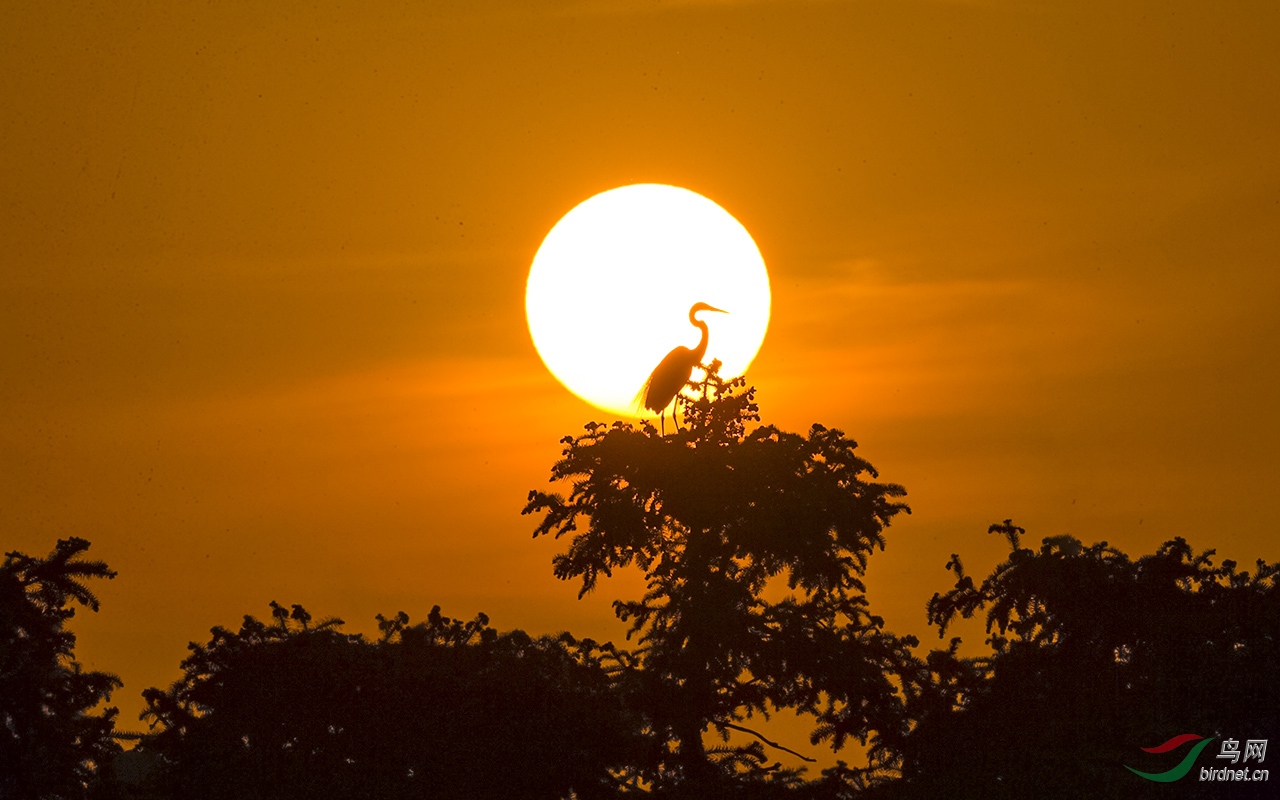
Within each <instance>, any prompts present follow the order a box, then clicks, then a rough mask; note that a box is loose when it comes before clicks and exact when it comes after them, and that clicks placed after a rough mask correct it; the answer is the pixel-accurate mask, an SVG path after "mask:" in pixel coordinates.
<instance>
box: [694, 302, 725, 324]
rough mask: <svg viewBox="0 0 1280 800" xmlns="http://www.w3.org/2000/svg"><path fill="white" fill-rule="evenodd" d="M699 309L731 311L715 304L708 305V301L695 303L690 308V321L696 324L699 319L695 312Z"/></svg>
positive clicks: (717, 311)
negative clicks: (696, 317)
mask: <svg viewBox="0 0 1280 800" xmlns="http://www.w3.org/2000/svg"><path fill="white" fill-rule="evenodd" d="M699 311H714V312H716V313H717V314H728V313H729V312H728V311H725V310H724V309H723V308H716V307H715V306H712V305H707V304H706V303H694V304H693V307H692V308H690V309H689V321H690V322H692V323H694V324H695V325H696V324H697V323H698V320H697V319H695V318H694V314H697V313H698V312H699Z"/></svg>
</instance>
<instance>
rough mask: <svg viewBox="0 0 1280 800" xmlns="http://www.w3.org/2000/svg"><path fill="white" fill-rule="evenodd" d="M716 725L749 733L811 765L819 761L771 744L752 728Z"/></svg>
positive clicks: (776, 744) (730, 723) (723, 723)
mask: <svg viewBox="0 0 1280 800" xmlns="http://www.w3.org/2000/svg"><path fill="white" fill-rule="evenodd" d="M716 724H717V725H719V726H721V727H724V728H731V729H732V730H735V731H742V732H743V733H749V734H751V735H752V736H754V737H756V738H757V739H759V740H760V741H762V742H764V743H765V744H767V745H769V746H770V747H773V748H775V749H778V750H781V751H783V752H785V753H790V754H791V755H793V756H795V757H796V758H798V759H800V760H801V761H808V762H809V763H810V764H813V763H815V762H816V761H817V759H814V758H809V757H808V756H802V755H800V754H799V753H797V752H796V751H795V750H792V749H791V748H790V747H784V746H782V745H780V744H778V743H777V742H771V741H769V740H768V739H766V738H764V737H763V736H761V735H760V734H758V733H756V732H755V731H753V730H751V729H750V728H744V727H742V726H741V725H734V724H733V723H732V722H719V723H716Z"/></svg>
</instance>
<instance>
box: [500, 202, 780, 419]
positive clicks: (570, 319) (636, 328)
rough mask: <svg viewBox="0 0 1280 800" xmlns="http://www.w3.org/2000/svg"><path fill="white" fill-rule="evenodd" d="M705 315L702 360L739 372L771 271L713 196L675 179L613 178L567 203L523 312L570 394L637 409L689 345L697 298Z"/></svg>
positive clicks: (756, 331)
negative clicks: (669, 356) (663, 364)
mask: <svg viewBox="0 0 1280 800" xmlns="http://www.w3.org/2000/svg"><path fill="white" fill-rule="evenodd" d="M699 302H703V303H707V304H709V305H711V306H714V307H716V308H718V309H723V310H725V311H727V312H728V313H727V314H713V315H711V317H713V318H712V319H708V320H707V322H708V324H709V326H710V336H709V343H708V347H707V352H706V357H705V358H704V361H705V362H707V363H709V362H710V361H711V360H712V359H720V361H721V362H723V364H724V367H723V370H722V372H723V374H724V375H726V376H730V375H740V374H742V373H744V372H745V371H746V369H747V367H748V366H749V365H750V364H751V360H752V359H753V358H754V357H755V355H756V352H757V351H759V349H760V344H761V342H763V341H764V334H765V329H766V328H767V327H768V324H769V303H770V292H769V276H768V273H767V272H766V271H765V266H764V259H763V258H762V257H761V255H760V251H759V249H757V248H756V244H755V242H754V241H753V240H752V238H751V235H750V234H748V233H747V230H746V228H744V227H743V226H742V225H741V223H739V222H738V221H737V220H736V219H734V218H733V217H732V216H731V215H730V214H729V212H727V211H725V210H724V209H723V208H721V207H720V206H718V205H716V204H715V203H714V202H712V201H711V200H708V199H707V198H705V197H703V196H701V195H699V194H696V193H695V192H691V191H689V190H687V189H681V188H678V187H675V186H665V185H660V184H638V185H633V186H624V187H621V188H618V189H612V190H610V191H607V192H603V193H601V194H598V195H596V196H595V197H592V198H590V199H589V200H587V201H585V202H583V203H581V204H579V205H578V206H577V207H575V208H574V209H573V210H572V211H570V212H569V213H568V214H566V215H565V216H564V217H563V218H562V219H561V220H560V221H559V222H558V223H556V225H555V227H554V228H552V229H551V232H550V233H548V234H547V237H546V239H545V240H543V242H542V246H541V247H540V248H539V249H538V253H537V255H536V256H535V257H534V259H533V267H532V268H531V270H530V272H529V282H528V285H527V289H526V292H525V311H526V314H527V315H528V320H529V331H530V333H531V335H532V336H533V341H534V345H535V346H536V347H537V349H538V354H539V355H541V356H542V360H543V362H545V363H546V365H547V368H548V369H550V370H551V372H552V374H553V375H555V376H556V378H558V379H559V380H560V382H561V383H563V384H564V385H565V386H566V387H568V388H569V390H570V391H572V392H573V393H574V394H576V395H578V396H579V397H581V398H582V399H584V400H586V401H587V402H589V403H591V404H592V405H594V406H597V407H599V408H602V409H604V410H607V411H612V412H614V413H617V414H626V415H635V414H636V413H637V412H638V408H637V406H636V403H635V400H636V395H637V392H638V391H639V390H640V388H641V386H642V385H643V384H644V382H645V379H646V378H647V377H648V375H649V373H650V371H651V370H652V369H653V368H654V367H655V366H657V364H658V362H659V361H661V360H662V357H663V356H664V355H665V354H666V353H667V352H668V351H669V350H671V349H672V348H673V347H676V346H679V345H684V346H688V347H692V346H693V345H694V344H696V343H697V341H698V336H699V332H698V330H697V329H696V328H694V327H693V326H691V325H690V324H689V316H688V315H689V309H690V307H691V306H692V305H693V304H694V303H699Z"/></svg>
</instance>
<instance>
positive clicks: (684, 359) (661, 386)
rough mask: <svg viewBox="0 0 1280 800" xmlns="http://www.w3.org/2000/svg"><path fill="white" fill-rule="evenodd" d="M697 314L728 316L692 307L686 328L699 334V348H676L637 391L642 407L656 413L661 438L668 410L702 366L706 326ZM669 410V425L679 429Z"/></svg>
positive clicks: (673, 411)
mask: <svg viewBox="0 0 1280 800" xmlns="http://www.w3.org/2000/svg"><path fill="white" fill-rule="evenodd" d="M699 311H715V312H717V313H719V314H728V313H729V312H728V311H725V310H723V309H719V308H715V307H714V306H709V305H707V304H706V303H694V304H693V306H692V307H691V308H690V309H689V324H690V325H693V326H694V327H695V328H697V329H698V330H700V331H702V339H701V340H699V341H698V346H697V347H695V348H693V349H692V350H690V349H689V348H687V347H677V348H675V349H674V350H672V351H671V352H670V353H667V355H666V357H665V358H663V359H662V361H661V362H659V364H658V366H657V367H655V368H654V370H653V372H652V373H650V374H649V380H647V381H645V384H644V387H643V388H641V389H640V394H642V395H644V407H645V408H647V409H649V410H650V411H657V412H658V415H659V418H660V420H661V422H662V435H663V436H666V435H667V418H666V412H667V406H669V405H671V402H672V401H673V400H675V399H676V395H678V394H679V393H680V390H681V389H683V388H684V385H685V384H686V383H688V382H689V376H690V375H692V374H693V368H694V367H696V366H698V365H699V364H701V363H702V357H703V356H704V355H705V354H706V352H707V337H708V335H709V334H708V331H707V323H705V322H703V321H702V320H700V319H698V318H697V316H695V315H696V314H697V313H698V312H699ZM677 410H678V409H676V408H673V409H671V421H672V422H674V423H675V424H676V425H679V424H680V423H679V420H677V419H676V411H677Z"/></svg>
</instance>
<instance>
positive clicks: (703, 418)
mask: <svg viewBox="0 0 1280 800" xmlns="http://www.w3.org/2000/svg"><path fill="white" fill-rule="evenodd" d="M715 367H716V365H714V364H713V365H712V368H711V370H710V371H709V372H708V374H707V375H706V378H705V380H704V381H702V382H701V383H700V384H698V388H699V391H700V395H699V396H697V397H684V396H682V397H680V398H678V402H679V403H680V404H681V405H682V406H683V411H684V413H683V417H684V423H685V424H684V426H683V427H681V428H679V430H677V431H676V432H674V433H672V434H670V435H665V436H664V435H661V434H660V433H659V432H658V430H657V429H656V428H654V426H653V425H652V424H650V423H645V424H643V425H641V426H640V427H636V426H633V425H630V424H627V423H622V422H616V423H614V424H612V425H608V426H606V425H600V424H595V423H592V424H590V425H587V426H586V433H585V434H583V435H581V436H577V437H566V438H565V439H564V440H563V442H564V445H565V448H564V453H563V458H562V459H561V460H560V461H559V462H558V463H556V465H555V466H554V467H553V469H552V480H553V481H561V482H568V483H570V484H571V490H570V492H569V494H568V496H567V497H566V496H563V495H561V494H557V493H554V492H538V491H534V492H531V493H530V495H529V503H528V505H527V506H526V508H525V513H530V514H535V513H537V514H542V520H541V522H540V523H539V525H538V527H537V530H536V532H535V536H542V535H552V536H555V537H557V538H559V537H567V538H568V539H569V543H568V546H567V549H566V550H565V551H564V552H563V553H561V554H559V555H557V556H556V557H555V560H554V570H555V574H556V576H557V577H559V578H561V579H564V580H577V581H579V582H580V591H579V595H580V596H581V595H582V594H585V593H586V592H589V591H591V590H593V589H595V588H597V587H598V585H599V582H600V580H601V578H604V577H608V576H610V575H612V574H613V571H614V570H616V569H619V568H624V567H629V566H632V565H634V566H635V567H637V568H639V569H640V570H641V571H642V572H643V573H644V577H645V580H646V582H647V589H648V590H647V591H646V592H645V594H644V595H643V596H642V597H639V598H633V599H619V600H617V601H615V603H614V608H615V612H616V614H617V616H618V617H619V618H620V619H621V620H623V621H625V622H627V623H629V626H630V627H629V634H628V638H631V637H635V638H636V640H637V642H638V649H637V650H636V651H635V653H634V654H633V656H634V661H633V662H632V663H633V665H634V667H635V673H634V680H633V682H632V685H631V686H630V687H629V689H630V691H631V692H632V693H633V702H635V704H636V705H637V707H639V708H641V709H642V710H643V711H644V713H645V715H646V719H647V720H648V725H649V731H650V732H651V734H652V736H653V737H654V738H655V740H656V743H655V746H654V747H653V748H652V749H651V751H650V752H651V755H652V759H651V761H650V762H649V763H648V764H646V765H645V770H644V775H645V779H646V781H647V782H648V783H650V784H651V785H652V786H653V787H655V788H656V789H658V790H660V791H661V790H663V789H667V788H670V789H672V790H673V791H675V790H677V788H679V787H682V788H679V790H680V791H685V792H688V793H689V794H690V796H698V793H700V792H705V791H707V790H708V787H712V786H721V787H723V786H724V785H725V782H726V781H727V780H729V779H730V778H738V779H740V780H739V782H741V781H742V780H746V781H748V782H751V781H760V780H766V781H767V782H771V783H775V784H778V785H783V784H791V783H794V777H795V776H794V775H793V774H791V773H789V772H787V771H785V770H781V769H779V768H778V767H777V765H776V764H770V760H769V758H768V755H767V752H766V750H765V749H764V746H763V744H764V743H767V740H766V738H765V737H764V736H763V735H762V734H760V733H759V732H758V731H755V730H754V729H753V728H751V727H749V724H748V723H749V721H750V720H751V718H752V717H754V716H757V715H765V716H767V715H769V714H770V713H772V712H774V711H776V710H779V709H795V710H798V711H800V712H804V713H807V714H811V715H813V716H814V717H815V728H814V731H813V735H812V739H813V741H814V743H817V742H819V741H827V742H829V743H830V744H831V745H832V746H833V747H836V748H839V747H841V746H842V745H843V744H844V743H845V742H846V740H847V739H848V738H850V737H853V738H855V739H858V740H861V741H864V742H865V741H866V740H867V737H868V736H869V735H870V734H871V733H872V731H886V730H894V731H897V730H900V729H901V728H902V727H903V726H904V725H905V724H906V722H905V719H904V718H903V716H902V710H903V708H902V704H901V696H900V694H899V692H898V689H897V687H896V685H895V681H894V679H893V677H894V675H895V674H897V673H898V672H900V671H901V670H902V669H903V666H904V664H908V663H910V662H911V656H910V652H909V648H910V647H911V646H913V645H914V644H915V641H914V640H913V639H911V638H910V637H906V638H898V637H895V636H893V635H892V634H890V633H888V632H886V631H885V630H884V629H883V621H882V620H881V619H880V618H879V617H876V616H874V615H872V614H871V613H870V612H869V610H868V607H867V600H866V596H865V587H864V586H863V583H862V576H863V575H864V573H865V570H866V567H867V563H868V558H869V557H870V555H871V554H872V553H873V552H874V551H875V550H876V549H883V547H884V544H885V542H884V529H885V527H886V526H888V525H889V524H890V522H891V520H892V519H893V518H894V517H895V516H896V515H897V514H899V513H902V512H904V511H907V507H906V506H905V505H904V504H903V503H902V502H900V501H899V498H901V497H902V496H903V495H904V494H905V492H904V490H903V489H902V487H900V486H898V485H896V484H892V483H883V482H879V481H878V480H877V478H878V475H877V473H876V471H875V469H874V468H873V467H872V466H871V464H870V463H868V462H867V461H865V460H864V459H862V458H861V457H860V456H858V454H857V453H856V447H857V444H856V443H855V442H854V441H853V440H851V439H848V438H847V437H845V436H844V434H843V433H841V432H840V431H838V430H832V429H828V428H825V427H823V426H821V425H814V426H813V427H812V428H811V429H810V430H809V432H808V434H807V435H800V434H796V433H789V432H786V431H782V430H779V429H778V428H776V427H773V426H771V425H755V424H754V423H758V422H759V414H758V407H757V405H756V403H755V400H754V390H753V389H747V388H745V382H744V381H743V380H742V379H741V378H738V379H734V380H729V381H725V380H722V379H721V378H720V377H719V376H718V375H717V374H716V369H715ZM730 732H739V733H745V734H747V735H750V736H753V737H754V741H752V742H750V743H749V744H739V745H734V746H729V745H728V744H727V743H728V742H729V735H730ZM708 733H711V734H714V735H718V737H719V738H720V739H721V740H722V742H723V743H725V744H724V745H723V746H720V745H717V746H714V747H708V746H707V744H706V741H705V740H704V735H705V734H708ZM770 744H772V743H770Z"/></svg>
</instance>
